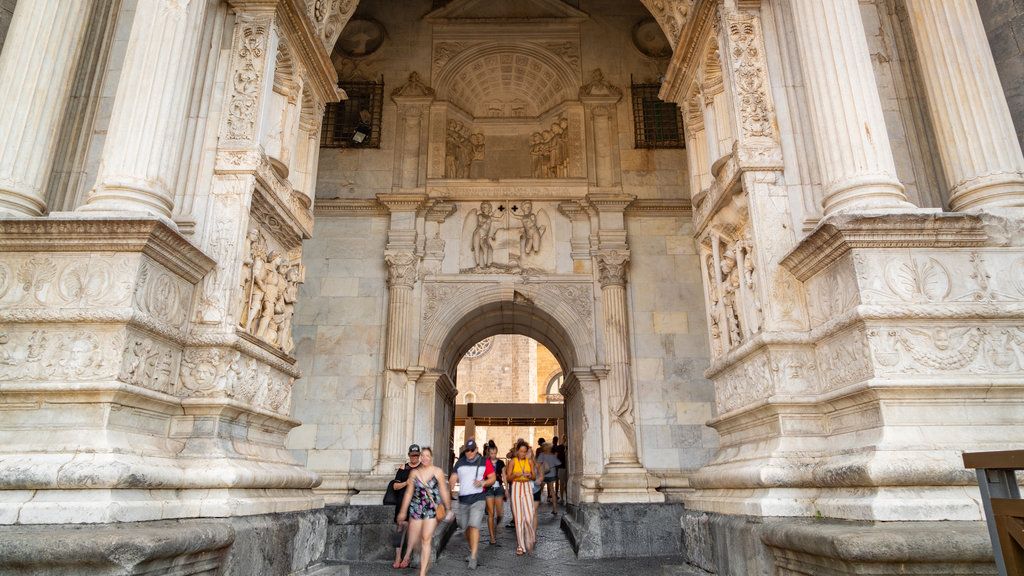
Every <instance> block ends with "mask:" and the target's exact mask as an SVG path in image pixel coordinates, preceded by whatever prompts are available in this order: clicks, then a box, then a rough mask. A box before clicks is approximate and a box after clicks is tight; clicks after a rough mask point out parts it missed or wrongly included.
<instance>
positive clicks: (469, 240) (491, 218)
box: [461, 200, 554, 274]
mask: <svg viewBox="0 0 1024 576" xmlns="http://www.w3.org/2000/svg"><path fill="white" fill-rule="evenodd" d="M470 227H472V228H470ZM551 229H552V228H551V219H550V217H549V214H548V210H547V209H545V208H541V209H539V210H536V211H535V210H534V207H533V202H532V201H531V200H522V201H520V202H514V201H505V202H490V201H484V202H481V203H480V205H479V208H477V209H470V210H469V213H468V214H467V216H466V219H465V221H464V224H463V245H464V246H466V245H467V244H468V246H466V250H465V253H464V256H463V258H462V261H463V262H466V261H469V262H472V265H471V266H469V267H464V268H462V269H461V271H462V273H463V274H495V273H498V274H540V273H543V272H544V271H545V270H546V269H551V268H553V264H554V252H553V246H552V240H551V233H550V231H551Z"/></svg>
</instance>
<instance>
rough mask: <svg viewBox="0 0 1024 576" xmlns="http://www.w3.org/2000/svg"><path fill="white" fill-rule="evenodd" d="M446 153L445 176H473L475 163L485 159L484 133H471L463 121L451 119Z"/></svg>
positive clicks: (446, 139) (445, 148)
mask: <svg viewBox="0 0 1024 576" xmlns="http://www.w3.org/2000/svg"><path fill="white" fill-rule="evenodd" d="M444 153H445V156H444V157H445V165H444V177H445V178H471V177H473V172H475V171H474V170H472V167H473V166H474V163H476V164H477V165H479V164H480V163H481V162H483V159H484V135H483V134H480V133H474V134H471V133H470V130H469V128H467V127H466V126H464V125H463V124H462V122H461V121H459V120H449V121H448V131H447V133H446V135H445V147H444Z"/></svg>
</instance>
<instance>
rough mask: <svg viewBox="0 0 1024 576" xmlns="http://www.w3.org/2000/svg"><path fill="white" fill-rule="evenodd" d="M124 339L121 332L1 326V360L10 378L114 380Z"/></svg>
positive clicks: (8, 378) (6, 374) (7, 378)
mask: <svg viewBox="0 0 1024 576" xmlns="http://www.w3.org/2000/svg"><path fill="white" fill-rule="evenodd" d="M29 330H31V332H29ZM123 341H124V338H123V337H122V336H121V335H120V334H119V333H100V332H94V331H91V330H82V329H66V328H52V329H51V328H46V329H43V328H39V329H25V330H18V329H15V328H13V327H12V328H5V327H0V363H2V364H3V365H4V366H5V368H4V373H5V376H4V378H5V379H6V380H70V381H94V380H106V379H113V378H116V377H117V374H118V369H119V365H120V358H121V352H122V350H123V344H122V342H123Z"/></svg>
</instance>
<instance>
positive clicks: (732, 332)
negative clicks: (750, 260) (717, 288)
mask: <svg viewBox="0 0 1024 576" xmlns="http://www.w3.org/2000/svg"><path fill="white" fill-rule="evenodd" d="M720 266H721V271H722V281H723V284H722V287H723V292H724V294H723V295H722V302H723V304H724V308H725V319H726V322H727V323H728V325H729V340H730V341H731V342H732V344H733V345H734V346H735V345H736V344H739V343H740V342H742V341H743V332H742V331H741V330H740V317H739V312H738V310H737V308H736V305H737V294H738V292H739V288H740V278H739V271H738V270H736V253H735V252H734V251H733V249H732V248H729V249H728V250H726V251H725V253H724V254H722V261H721V263H720Z"/></svg>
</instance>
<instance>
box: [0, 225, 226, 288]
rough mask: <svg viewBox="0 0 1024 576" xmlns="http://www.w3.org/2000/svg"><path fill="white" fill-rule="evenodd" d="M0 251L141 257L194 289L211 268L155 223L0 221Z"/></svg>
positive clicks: (198, 252)
mask: <svg viewBox="0 0 1024 576" xmlns="http://www.w3.org/2000/svg"><path fill="white" fill-rule="evenodd" d="M0 252H142V253H143V254H145V255H147V256H149V257H150V258H152V259H153V260H155V261H156V262H158V263H159V264H161V265H163V266H165V267H166V268H167V269H168V270H170V271H171V272H174V273H175V274H178V275H179V276H181V277H182V278H184V279H186V280H188V281H189V282H190V283H192V284H195V283H196V282H198V281H199V280H200V279H201V278H202V277H203V276H204V275H205V274H206V273H207V272H209V271H210V270H212V269H213V267H214V266H215V265H216V263H215V262H214V261H213V259H212V258H210V257H209V256H207V255H206V254H204V253H203V252H202V251H201V250H199V249H198V248H196V247H195V246H193V245H192V243H191V242H189V241H188V240H186V239H185V238H184V237H183V236H181V235H180V234H178V233H177V232H176V231H174V230H173V229H171V227H170V226H168V225H167V224H166V223H165V222H163V221H162V220H159V219H156V218H144V217H138V218H135V217H126V218H94V217H89V218H63V217H61V218H54V217H51V218H24V219H20V218H19V219H10V220H0Z"/></svg>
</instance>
